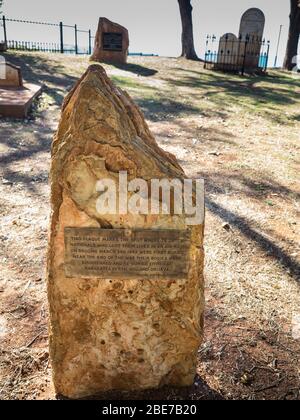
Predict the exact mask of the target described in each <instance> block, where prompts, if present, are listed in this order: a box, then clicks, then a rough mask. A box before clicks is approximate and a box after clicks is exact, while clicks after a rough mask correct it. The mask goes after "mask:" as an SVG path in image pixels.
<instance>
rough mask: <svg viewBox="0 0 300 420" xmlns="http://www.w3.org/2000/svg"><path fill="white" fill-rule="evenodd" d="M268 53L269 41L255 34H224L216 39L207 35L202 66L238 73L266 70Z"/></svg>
mask: <svg viewBox="0 0 300 420" xmlns="http://www.w3.org/2000/svg"><path fill="white" fill-rule="evenodd" d="M269 53H270V41H266V40H265V39H260V38H258V37H255V36H249V35H246V36H244V37H243V36H240V37H239V38H237V37H236V36H235V35H233V34H226V35H224V36H222V37H221V38H220V39H217V37H216V36H215V35H213V36H210V35H208V36H207V39H206V51H205V64H204V67H205V68H207V69H212V70H221V71H225V72H235V73H240V74H244V73H246V72H249V73H254V72H266V70H267V68H268V62H269Z"/></svg>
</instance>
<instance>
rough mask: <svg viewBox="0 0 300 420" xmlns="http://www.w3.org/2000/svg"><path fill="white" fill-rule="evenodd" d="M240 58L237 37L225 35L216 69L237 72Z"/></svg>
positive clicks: (222, 39)
mask: <svg viewBox="0 0 300 420" xmlns="http://www.w3.org/2000/svg"><path fill="white" fill-rule="evenodd" d="M239 56H240V53H239V40H238V39H237V37H236V35H234V34H231V33H227V34H225V35H223V36H222V37H221V38H220V43H219V51H218V61H217V65H216V68H217V69H218V70H225V71H231V70H235V69H236V66H237V64H238V62H239Z"/></svg>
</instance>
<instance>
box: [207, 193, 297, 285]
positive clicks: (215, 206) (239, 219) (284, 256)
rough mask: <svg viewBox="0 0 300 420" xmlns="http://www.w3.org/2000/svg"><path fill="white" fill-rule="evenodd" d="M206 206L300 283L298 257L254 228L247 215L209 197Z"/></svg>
mask: <svg viewBox="0 0 300 420" xmlns="http://www.w3.org/2000/svg"><path fill="white" fill-rule="evenodd" d="M206 206H207V208H208V210H209V211H210V212H212V213H213V214H215V215H216V216H218V217H220V218H221V219H222V220H223V221H224V222H226V223H230V224H231V225H233V226H235V227H236V228H237V229H238V230H239V231H240V232H241V233H242V234H243V235H244V236H246V237H247V238H249V239H251V240H252V241H254V242H256V243H257V245H258V246H259V247H260V248H261V249H262V250H263V251H264V252H266V253H267V254H268V255H270V256H271V257H273V258H274V259H276V260H277V261H278V262H279V264H280V265H281V266H282V267H283V268H284V269H288V270H289V271H290V273H291V274H292V275H293V276H294V278H295V280H296V281H297V282H298V283H299V284H300V264H299V263H298V262H297V261H296V259H294V258H293V257H291V256H290V255H289V254H288V253H287V252H285V251H284V250H283V249H281V248H280V247H279V246H278V245H276V244H275V243H274V242H272V241H271V240H270V239H269V238H267V237H266V236H264V235H263V234H262V233H260V232H258V231H257V230H255V229H253V228H252V227H251V226H250V224H249V221H248V220H247V219H246V218H245V217H243V216H239V215H238V214H236V213H234V212H232V211H230V210H228V209H226V208H225V207H223V206H222V205H221V204H219V203H216V202H215V201H214V200H212V199H211V198H209V197H207V198H206Z"/></svg>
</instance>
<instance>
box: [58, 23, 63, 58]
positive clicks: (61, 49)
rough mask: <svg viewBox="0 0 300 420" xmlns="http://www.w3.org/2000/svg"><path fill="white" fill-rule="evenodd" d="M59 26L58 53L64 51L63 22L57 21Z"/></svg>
mask: <svg viewBox="0 0 300 420" xmlns="http://www.w3.org/2000/svg"><path fill="white" fill-rule="evenodd" d="M59 28H60V53H61V54H63V53H64V24H63V23H62V22H60V23H59Z"/></svg>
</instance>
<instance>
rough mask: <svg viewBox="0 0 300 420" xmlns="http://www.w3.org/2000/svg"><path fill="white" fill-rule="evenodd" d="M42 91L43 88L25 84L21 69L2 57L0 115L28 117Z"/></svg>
mask: <svg viewBox="0 0 300 420" xmlns="http://www.w3.org/2000/svg"><path fill="white" fill-rule="evenodd" d="M41 91H42V86H39V85H36V84H33V83H23V78H22V72H21V68H20V67H17V66H15V65H13V64H11V63H9V62H7V61H6V60H5V58H4V57H0V115H2V116H4V117H13V118H24V117H27V115H28V112H29V110H30V108H31V105H32V103H33V100H34V99H35V98H37V96H38V95H40V93H41Z"/></svg>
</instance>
